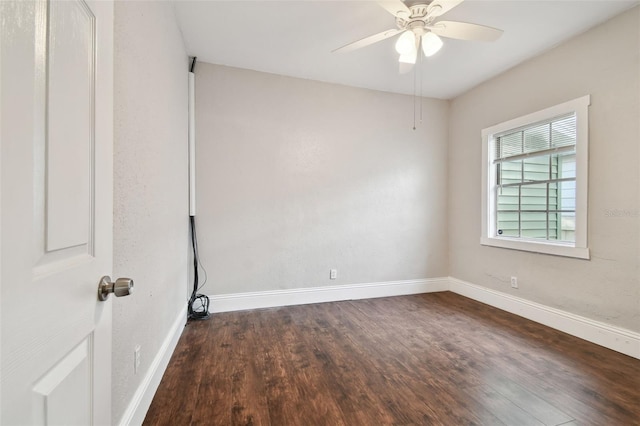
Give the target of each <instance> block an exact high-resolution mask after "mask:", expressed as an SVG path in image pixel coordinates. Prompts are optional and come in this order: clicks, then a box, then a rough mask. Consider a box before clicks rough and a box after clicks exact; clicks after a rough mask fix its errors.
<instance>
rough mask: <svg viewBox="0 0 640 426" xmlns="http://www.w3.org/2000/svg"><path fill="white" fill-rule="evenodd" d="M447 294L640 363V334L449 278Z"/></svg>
mask: <svg viewBox="0 0 640 426" xmlns="http://www.w3.org/2000/svg"><path fill="white" fill-rule="evenodd" d="M449 290H450V291H451V292H453V293H457V294H460V295H462V296H465V297H468V298H470V299H473V300H477V301H479V302H482V303H486V304H487V305H490V306H493V307H495V308H498V309H502V310H503V311H507V312H511V313H512V314H516V315H518V316H521V317H523V318H527V319H529V320H532V321H535V322H537V323H540V324H543V325H546V326H547V327H551V328H553V329H556V330H560V331H563V332H565V333H567V334H570V335H572V336H576V337H579V338H581V339H584V340H587V341H589V342H591V343H595V344H597V345H600V346H604V347H605V348H609V349H611V350H614V351H617V352H621V353H623V354H625V355H629V356H631V357H634V358H638V359H640V333H636V332H633V331H631V330H627V329H624V328H620V327H616V326H613V325H610V324H605V323H603V322H599V321H594V320H592V319H589V318H585V317H582V316H580V315H575V314H572V313H570V312H566V311H562V310H560V309H555V308H551V307H549V306H545V305H542V304H539V303H536V302H531V301H529V300H525V299H522V298H520V297H516V296H511V295H509V294H506V293H502V292H499V291H495V290H491V289H488V288H486V287H482V286H479V285H475V284H472V283H469V282H466V281H462V280H459V279H457V278H453V277H449Z"/></svg>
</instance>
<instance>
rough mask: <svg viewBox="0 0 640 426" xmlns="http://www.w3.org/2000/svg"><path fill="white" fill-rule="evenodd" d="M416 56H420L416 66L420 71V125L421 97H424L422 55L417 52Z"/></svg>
mask: <svg viewBox="0 0 640 426" xmlns="http://www.w3.org/2000/svg"><path fill="white" fill-rule="evenodd" d="M418 54H419V56H420V63H419V64H418V67H419V71H420V124H422V104H423V103H424V102H423V99H422V97H423V96H424V91H423V90H422V80H423V78H424V75H423V74H424V73H423V72H422V55H420V52H418Z"/></svg>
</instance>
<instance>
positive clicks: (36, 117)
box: [0, 0, 113, 426]
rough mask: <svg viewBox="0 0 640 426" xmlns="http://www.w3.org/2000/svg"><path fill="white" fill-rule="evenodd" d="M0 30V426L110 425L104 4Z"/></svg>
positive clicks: (40, 9)
mask: <svg viewBox="0 0 640 426" xmlns="http://www.w3.org/2000/svg"><path fill="white" fill-rule="evenodd" d="M0 23H1V25H2V28H1V32H0V36H1V49H2V50H1V55H0V57H1V59H0V60H1V62H0V73H1V74H0V78H1V86H0V99H1V101H2V105H1V106H2V108H1V115H0V135H1V139H0V147H1V150H0V176H1V177H0V239H1V243H2V244H1V246H0V258H1V263H0V274H1V280H0V286H1V288H0V315H1V333H2V334H1V335H0V337H1V340H0V342H1V348H0V350H1V352H0V353H1V369H0V375H1V376H0V379H1V382H2V383H1V394H0V398H1V407H0V423H1V424H2V425H22V424H25V425H42V424H47V425H56V424H59V425H83V426H84V425H89V424H110V422H111V414H110V411H111V391H110V377H111V303H112V300H111V299H113V297H110V298H109V300H107V301H106V302H100V301H98V297H97V286H98V281H99V280H100V278H101V277H102V276H103V275H108V274H109V273H110V272H111V262H112V137H113V122H112V116H113V102H112V97H113V76H112V74H113V71H112V69H113V66H112V61H113V59H112V58H113V52H112V49H113V4H112V3H111V2H102V1H96V2H85V1H83V0H70V1H52V2H46V1H20V0H18V1H0Z"/></svg>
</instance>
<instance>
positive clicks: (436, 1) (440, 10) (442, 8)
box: [427, 0, 464, 18]
mask: <svg viewBox="0 0 640 426" xmlns="http://www.w3.org/2000/svg"><path fill="white" fill-rule="evenodd" d="M463 1H464V0H433V1H432V2H431V4H430V5H429V7H427V14H428V15H429V16H432V17H434V18H435V17H436V16H441V15H444V14H445V13H447V12H448V11H450V10H451V9H453V8H454V7H456V6H457V5H459V4H460V3H462V2H463Z"/></svg>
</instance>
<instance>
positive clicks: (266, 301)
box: [209, 277, 449, 313]
mask: <svg viewBox="0 0 640 426" xmlns="http://www.w3.org/2000/svg"><path fill="white" fill-rule="evenodd" d="M448 289H449V279H448V278H447V277H443V278H425V279H419V280H405V281H387V282H379V283H369V284H349V285H339V286H328V287H310V288H295V289H291V290H271V291H259V292H251V293H235V294H221V295H215V296H209V299H210V300H211V303H210V305H209V311H210V312H212V313H213V312H229V311H243V310H246V309H258V308H273V307H277V306H290V305H306V304H309V303H323V302H337V301H341V300H356V299H373V298H376V297H389V296H402V295H407V294H419V293H432V292H436V291H447V290H448Z"/></svg>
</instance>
